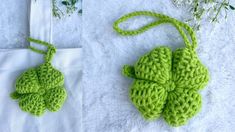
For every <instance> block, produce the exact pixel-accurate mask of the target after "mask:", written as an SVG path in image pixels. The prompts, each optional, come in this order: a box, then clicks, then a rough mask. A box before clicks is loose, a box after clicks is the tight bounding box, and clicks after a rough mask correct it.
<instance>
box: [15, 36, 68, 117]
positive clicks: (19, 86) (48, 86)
mask: <svg viewBox="0 0 235 132" xmlns="http://www.w3.org/2000/svg"><path fill="white" fill-rule="evenodd" d="M28 40H29V41H31V42H35V43H38V44H41V45H44V46H46V47H47V52H45V51H42V50H39V49H36V48H34V47H32V46H30V47H29V49H31V50H32V51H34V52H37V53H40V54H44V55H45V56H44V59H45V62H44V63H43V64H41V65H40V66H38V67H35V68H30V69H28V70H26V71H25V72H24V73H23V74H22V75H20V76H19V77H18V78H17V80H16V85H15V86H16V91H15V92H13V93H11V97H12V99H18V100H19V106H20V108H21V109H22V110H23V111H26V112H29V113H31V114H33V115H36V116H41V115H42V114H43V113H44V112H45V110H46V109H48V110H49V111H52V112H55V111H58V110H59V109H60V108H61V107H62V105H63V104H64V102H65V100H66V97H67V93H66V90H65V88H64V76H63V74H62V73H61V72H60V71H58V70H57V69H55V68H54V67H53V66H52V64H51V60H52V58H53V55H54V54H55V53H56V48H55V47H54V46H53V45H51V44H49V43H46V42H43V41H40V40H35V39H32V38H29V39H28Z"/></svg>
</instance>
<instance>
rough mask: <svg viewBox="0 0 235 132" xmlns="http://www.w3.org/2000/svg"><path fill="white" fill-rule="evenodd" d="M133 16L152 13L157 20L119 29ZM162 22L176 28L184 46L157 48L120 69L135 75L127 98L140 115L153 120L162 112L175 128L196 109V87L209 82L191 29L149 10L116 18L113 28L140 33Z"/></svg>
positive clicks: (126, 32) (125, 34)
mask: <svg viewBox="0 0 235 132" xmlns="http://www.w3.org/2000/svg"><path fill="white" fill-rule="evenodd" d="M135 16H151V17H154V18H156V21H154V22H152V23H150V24H147V25H145V26H143V27H140V28H139V29H136V30H123V29H121V28H119V24H120V23H122V22H124V21H126V20H128V19H129V18H132V17H135ZM163 23H170V24H172V25H173V26H175V27H176V29H177V30H178V31H179V33H180V34H181V36H182V37H183V39H184V42H185V45H186V47H185V48H179V49H176V50H175V51H173V52H172V51H171V49H170V48H168V47H166V46H161V47H157V48H155V49H153V50H152V51H150V52H149V53H147V54H145V55H143V56H142V57H140V59H139V60H138V61H137V62H136V64H135V65H134V66H129V65H125V66H124V67H123V71H122V72H123V74H124V75H125V76H127V77H131V78H134V82H133V84H132V86H131V88H130V93H129V97H130V99H131V101H132V102H133V104H134V105H135V107H136V108H137V109H138V110H139V111H140V113H141V114H142V115H143V117H144V118H146V119H148V120H154V119H157V118H159V117H160V116H161V115H162V116H163V118H164V119H165V121H166V122H167V123H168V124H169V125H171V126H175V127H176V126H181V125H184V124H186V123H187V122H188V120H189V119H190V118H192V117H193V116H194V115H196V114H197V113H198V112H199V110H200V108H201V105H202V99H201V96H200V94H198V90H200V89H202V88H204V87H205V86H206V84H207V83H208V81H209V73H208V70H207V68H206V67H205V66H204V65H203V64H202V63H201V62H200V60H199V58H198V56H197V53H196V51H195V48H196V47H197V40H196V37H195V33H194V31H193V29H192V28H191V27H190V26H188V25H187V24H185V23H182V22H180V21H178V20H176V19H174V18H170V17H169V16H166V15H163V14H157V13H154V12H148V11H138V12H133V13H130V14H127V15H125V16H123V17H121V18H119V19H118V20H117V21H115V23H114V25H113V28H114V29H115V30H116V31H117V32H118V33H120V34H121V35H124V36H127V35H137V34H140V33H143V32H144V31H146V30H148V29H150V28H152V27H154V26H157V25H160V24H163ZM183 29H184V30H183ZM185 31H187V33H188V35H189V36H190V39H191V40H189V39H188V37H187V35H186V33H185ZM190 41H191V42H190Z"/></svg>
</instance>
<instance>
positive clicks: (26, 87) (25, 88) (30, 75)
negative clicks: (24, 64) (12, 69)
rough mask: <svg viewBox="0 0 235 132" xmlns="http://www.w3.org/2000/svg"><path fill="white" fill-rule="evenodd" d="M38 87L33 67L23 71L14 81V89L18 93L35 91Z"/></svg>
mask: <svg viewBox="0 0 235 132" xmlns="http://www.w3.org/2000/svg"><path fill="white" fill-rule="evenodd" d="M39 88H40V86H39V83H38V77H37V72H36V70H35V68H31V69H29V70H27V71H26V72H24V73H23V74H22V75H21V76H20V77H19V78H18V79H17V81H16V91H17V93H19V94H25V93H36V92H37V91H38V90H39Z"/></svg>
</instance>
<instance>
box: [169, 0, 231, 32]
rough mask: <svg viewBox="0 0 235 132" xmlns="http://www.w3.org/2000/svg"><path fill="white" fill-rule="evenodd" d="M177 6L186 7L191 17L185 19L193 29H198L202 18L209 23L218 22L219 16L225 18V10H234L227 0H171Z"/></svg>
mask: <svg viewBox="0 0 235 132" xmlns="http://www.w3.org/2000/svg"><path fill="white" fill-rule="evenodd" d="M173 3H174V4H175V5H176V6H177V7H179V6H186V7H188V9H189V11H190V13H192V17H191V18H190V19H189V20H187V22H189V23H190V24H191V25H193V26H194V28H195V29H197V30H199V29H200V26H201V21H202V20H203V19H205V20H209V21H210V22H211V23H215V22H219V19H220V17H224V18H225V19H226V18H227V11H229V10H235V7H234V6H232V5H231V4H230V2H229V0H222V1H218V0H173Z"/></svg>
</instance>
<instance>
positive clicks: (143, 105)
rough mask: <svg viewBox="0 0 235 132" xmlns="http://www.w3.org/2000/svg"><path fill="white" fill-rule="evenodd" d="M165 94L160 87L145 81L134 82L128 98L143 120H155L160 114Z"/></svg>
mask: <svg viewBox="0 0 235 132" xmlns="http://www.w3.org/2000/svg"><path fill="white" fill-rule="evenodd" d="M166 97H167V92H166V90H165V89H164V87H162V86H161V85H158V84H157V83H154V82H149V81H145V80H135V81H134V83H133V85H132V88H131V90H130V98H131V100H132V102H133V104H134V105H135V106H136V107H137V109H138V110H139V111H140V112H141V113H142V115H143V116H144V118H146V119H149V120H152V119H156V118H158V117H159V116H160V114H161V113H162V110H163V107H164V104H165V101H166Z"/></svg>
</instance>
